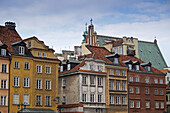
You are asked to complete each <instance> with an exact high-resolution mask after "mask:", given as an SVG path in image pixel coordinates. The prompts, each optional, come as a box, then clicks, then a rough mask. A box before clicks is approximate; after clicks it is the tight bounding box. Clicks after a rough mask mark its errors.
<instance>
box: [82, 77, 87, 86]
mask: <svg viewBox="0 0 170 113" xmlns="http://www.w3.org/2000/svg"><path fill="white" fill-rule="evenodd" d="M82 84H83V85H87V76H83V79H82Z"/></svg>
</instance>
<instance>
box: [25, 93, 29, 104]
mask: <svg viewBox="0 0 170 113" xmlns="http://www.w3.org/2000/svg"><path fill="white" fill-rule="evenodd" d="M28 104H29V95H28V94H24V105H28Z"/></svg>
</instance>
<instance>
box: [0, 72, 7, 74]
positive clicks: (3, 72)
mask: <svg viewBox="0 0 170 113" xmlns="http://www.w3.org/2000/svg"><path fill="white" fill-rule="evenodd" d="M0 73H5V74H8V72H0Z"/></svg>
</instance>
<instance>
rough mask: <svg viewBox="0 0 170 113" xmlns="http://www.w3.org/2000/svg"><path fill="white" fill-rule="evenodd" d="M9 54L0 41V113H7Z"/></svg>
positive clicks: (5, 46)
mask: <svg viewBox="0 0 170 113" xmlns="http://www.w3.org/2000/svg"><path fill="white" fill-rule="evenodd" d="M9 64H10V59H9V54H8V51H7V45H6V44H3V43H2V42H1V41H0V112H1V113H8V97H9Z"/></svg>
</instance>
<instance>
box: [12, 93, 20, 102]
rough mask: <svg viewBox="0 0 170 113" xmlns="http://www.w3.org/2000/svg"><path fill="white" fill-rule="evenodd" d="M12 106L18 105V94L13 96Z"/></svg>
mask: <svg viewBox="0 0 170 113" xmlns="http://www.w3.org/2000/svg"><path fill="white" fill-rule="evenodd" d="M13 104H19V95H18V94H14V95H13Z"/></svg>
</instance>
